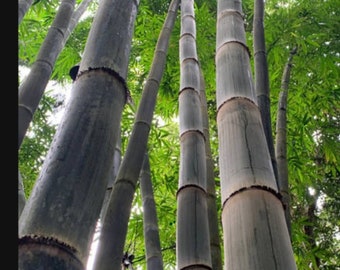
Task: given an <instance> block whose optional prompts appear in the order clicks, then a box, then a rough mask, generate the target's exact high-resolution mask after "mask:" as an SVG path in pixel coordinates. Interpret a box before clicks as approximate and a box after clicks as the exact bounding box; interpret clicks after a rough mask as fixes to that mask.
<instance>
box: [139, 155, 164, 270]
mask: <svg viewBox="0 0 340 270" xmlns="http://www.w3.org/2000/svg"><path fill="white" fill-rule="evenodd" d="M139 182H140V188H141V195H142V200H143V229H144V243H145V253H146V266H147V269H148V270H153V269H157V270H162V269H163V257H162V250H161V241H160V237H159V229H158V220H157V211H156V203H155V199H154V194H153V188H152V179H151V174H150V162H149V155H148V154H147V153H146V154H145V157H144V162H143V167H142V170H141V174H140V181H139Z"/></svg>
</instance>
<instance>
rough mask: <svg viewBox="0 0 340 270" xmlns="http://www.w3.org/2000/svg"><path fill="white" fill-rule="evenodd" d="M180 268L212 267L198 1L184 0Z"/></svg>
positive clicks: (178, 207) (181, 47) (181, 38)
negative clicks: (198, 39)
mask: <svg viewBox="0 0 340 270" xmlns="http://www.w3.org/2000/svg"><path fill="white" fill-rule="evenodd" d="M179 49H180V52H179V55H180V70H181V73H180V90H179V98H178V99H179V133H180V151H181V154H180V170H179V183H178V191H177V228H176V257H177V269H179V270H181V269H212V268H211V252H210V237H209V223H208V209H207V191H206V189H207V171H206V153H205V138H204V132H203V123H202V114H201V101H200V68H199V64H198V58H197V52H196V22H195V14H194V1H193V0H182V1H181V37H180V41H179Z"/></svg>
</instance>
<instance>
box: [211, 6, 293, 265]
mask: <svg viewBox="0 0 340 270" xmlns="http://www.w3.org/2000/svg"><path fill="white" fill-rule="evenodd" d="M216 48H217V52H216V71H217V73H216V76H217V79H216V80H217V93H216V96H217V106H218V107H217V109H218V111H217V127H218V138H219V155H220V156H219V157H220V159H219V165H220V176H221V192H222V194H221V198H222V205H223V208H222V225H223V234H224V261H225V269H240V270H241V269H253V270H257V269H258V270H260V269H261V270H267V269H268V270H272V269H280V270H281V269H282V270H283V269H285V270H286V269H296V264H295V261H294V256H293V250H292V247H291V243H290V239H289V234H288V230H287V226H286V224H285V218H284V211H283V207H282V203H281V201H280V196H279V194H278V189H277V184H276V180H275V174H274V171H273V167H272V162H271V157H270V153H269V149H268V145H267V141H266V137H265V133H264V128H263V125H262V119H261V114H260V111H259V109H258V107H257V105H256V99H255V95H254V92H255V91H254V88H253V80H252V76H251V72H250V60H249V52H248V48H247V46H246V43H245V31H244V28H243V19H242V2H241V1H231V0H230V1H225V0H219V1H218V21H217V45H216Z"/></svg>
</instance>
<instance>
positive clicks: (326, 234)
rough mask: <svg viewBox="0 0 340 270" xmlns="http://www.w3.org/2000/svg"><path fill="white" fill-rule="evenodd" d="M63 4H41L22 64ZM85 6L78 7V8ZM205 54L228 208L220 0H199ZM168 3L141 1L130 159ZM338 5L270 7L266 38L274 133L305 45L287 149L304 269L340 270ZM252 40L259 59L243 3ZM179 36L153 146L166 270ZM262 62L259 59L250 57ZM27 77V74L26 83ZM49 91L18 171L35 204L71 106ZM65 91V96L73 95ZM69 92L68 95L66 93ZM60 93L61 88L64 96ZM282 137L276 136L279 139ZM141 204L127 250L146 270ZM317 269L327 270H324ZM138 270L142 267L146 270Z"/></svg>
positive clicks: (76, 51)
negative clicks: (287, 73)
mask: <svg viewBox="0 0 340 270" xmlns="http://www.w3.org/2000/svg"><path fill="white" fill-rule="evenodd" d="M59 2H60V1H56V0H41V1H36V2H35V4H34V5H32V6H31V7H30V9H29V10H28V12H27V14H26V15H25V17H24V19H23V21H22V23H20V25H19V31H18V45H19V51H18V58H19V65H20V67H26V68H29V67H30V66H31V65H32V63H34V61H35V58H36V55H37V52H38V51H39V48H40V46H41V44H42V42H43V40H44V38H45V36H46V33H47V31H48V29H49V26H50V25H51V23H52V21H53V18H54V16H55V14H56V10H57V8H58V4H59ZM79 2H80V1H77V3H79ZM195 2H196V4H195V9H196V10H195V15H196V23H197V24H196V27H197V51H198V57H199V61H200V65H201V67H202V70H203V74H204V77H205V82H206V93H207V102H208V110H209V117H210V120H209V121H210V135H211V138H210V140H211V147H212V155H213V158H214V160H215V164H216V166H215V181H216V191H217V205H218V207H219V211H220V194H219V192H220V190H219V170H218V166H217V164H218V151H217V144H218V140H217V130H216V102H215V37H216V36H215V33H216V1H203V0H200V1H195ZM168 4H169V1H165V0H163V1H159V0H157V1H156V0H141V2H140V7H139V11H138V16H137V20H136V23H135V29H134V36H133V42H132V51H131V55H130V64H129V73H128V81H127V84H128V87H129V89H130V91H131V95H132V99H133V102H134V106H126V108H125V110H124V112H123V122H122V154H123V155H124V150H125V149H126V146H127V142H128V139H129V134H130V132H131V129H132V125H133V121H134V113H135V111H136V108H137V106H138V103H139V100H140V97H141V92H142V89H143V85H144V83H145V80H146V78H147V75H148V72H149V70H150V66H151V62H152V59H153V54H154V48H155V45H156V42H157V38H158V34H159V32H160V30H161V27H162V24H163V21H164V19H165V16H166V12H167V8H168ZM97 5H98V3H97V1H94V2H93V3H92V4H91V5H90V6H89V8H88V10H87V12H86V14H84V16H83V19H82V20H81V21H80V22H79V24H78V25H77V27H76V28H75V30H74V32H73V33H72V34H71V35H70V37H69V39H68V40H67V42H66V45H65V48H64V50H63V51H62V52H61V53H60V56H59V57H58V60H57V63H56V65H55V67H54V70H53V74H52V77H51V80H53V81H55V82H58V84H57V85H58V87H59V88H60V87H61V89H64V94H65V96H67V95H68V94H69V93H68V92H67V91H70V90H69V89H70V87H67V85H70V84H72V80H71V78H70V77H69V69H70V68H71V67H72V66H74V65H75V64H77V63H79V62H80V59H81V56H82V51H83V49H84V46H85V43H86V38H87V35H88V32H89V29H90V27H91V22H92V20H93V14H94V13H95V11H96V7H97ZM339 11H340V9H339V2H338V1H337V0H321V1H320V0H300V1H294V0H289V1H282V0H267V1H265V18H264V27H265V37H266V49H267V61H268V68H269V80H270V90H271V94H270V97H271V114H272V115H271V118H272V130H273V131H275V125H276V111H277V106H278V105H277V103H278V98H279V92H280V87H281V78H282V73H283V69H284V66H285V64H286V61H287V58H288V56H289V52H290V50H291V49H292V48H293V47H295V46H296V47H297V48H298V50H297V54H296V55H295V56H294V59H293V67H292V71H291V78H290V84H289V94H288V105H287V119H288V122H287V128H288V130H287V136H288V138H287V149H288V153H287V154H288V168H289V185H290V193H291V209H290V210H291V215H292V244H293V249H294V254H295V258H296V262H297V266H298V269H300V270H302V269H338V268H337V267H339V265H340V258H339V256H338V254H339V251H340V242H339V241H340V240H339V239H340V229H339V228H340V215H339V213H340V165H339V164H340V163H339V161H340V143H339V140H340V89H339V82H340V61H339V57H340V32H339V27H340V20H339V18H340V14H339ZM243 12H244V14H245V28H246V33H247V42H248V46H249V49H250V51H251V52H252V40H253V37H252V19H253V1H250V0H245V1H244V2H243ZM179 23H180V22H179V20H177V22H176V25H175V29H174V31H173V33H172V37H171V41H170V46H169V52H168V57H167V64H166V68H165V74H164V76H163V79H162V82H161V86H160V90H159V96H158V100H157V105H156V109H155V110H156V111H155V116H154V122H153V127H152V130H151V132H150V137H149V143H148V149H149V155H150V165H151V175H152V181H153V187H154V195H155V200H156V203H157V214H158V220H159V222H158V223H159V227H160V228H159V231H160V238H161V244H162V249H163V260H164V265H165V269H174V265H175V261H176V260H175V242H176V240H175V236H176V233H175V229H176V220H175V219H176V192H177V186H178V168H179V132H178V121H177V114H178V91H179V75H180V74H179V73H180V71H179V53H178V44H179V32H180V25H179ZM251 61H253V59H251ZM22 79H23V78H22V76H19V81H21V80H22ZM56 87H57V86H56V84H49V85H48V87H47V88H46V91H45V94H44V96H43V99H42V101H41V102H40V105H39V108H38V110H37V112H36V113H35V115H34V121H33V122H32V124H31V126H30V128H29V132H28V134H27V136H26V138H25V140H24V142H23V144H22V146H21V149H20V151H19V169H20V172H21V174H22V177H23V181H24V187H25V192H26V196H27V197H28V196H29V194H30V191H31V189H32V187H33V185H34V182H35V180H36V178H37V176H38V174H39V170H40V167H41V164H42V163H43V161H44V157H45V155H46V151H47V150H48V148H49V145H50V143H51V140H52V138H53V135H54V132H55V129H56V125H57V123H55V122H53V121H51V119H53V116H54V115H55V112H57V111H60V110H62V108H63V106H64V105H65V103H66V102H67V99H66V98H64V99H63V100H61V101H60V99H59V97H58V96H56V94H55V90H56ZM65 89H66V90H65ZM67 89H68V90H67ZM59 92H60V91H59ZM273 138H274V140H275V134H273ZM141 209H142V201H141V195H140V191H139V189H137V192H136V195H135V200H134V207H133V211H132V216H131V220H130V224H129V231H128V236H127V241H126V250H127V251H128V252H129V253H133V254H134V255H135V260H134V264H135V265H136V266H137V265H138V266H141V267H144V268H141V269H145V250H144V242H143V241H144V240H143V226H142V225H143V220H142V212H141V211H142V210H141ZM317 266H318V267H319V268H317ZM138 269H139V268H138Z"/></svg>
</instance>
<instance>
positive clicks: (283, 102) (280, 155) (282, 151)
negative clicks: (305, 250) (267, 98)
mask: <svg viewBox="0 0 340 270" xmlns="http://www.w3.org/2000/svg"><path fill="white" fill-rule="evenodd" d="M296 51H297V49H296V48H293V50H292V51H291V52H290V55H289V58H288V61H287V64H286V66H285V69H284V71H283V75H282V80H281V91H280V96H279V102H278V108H277V116H276V143H275V155H276V160H277V169H278V187H279V192H280V194H281V196H282V202H283V205H284V207H285V217H286V223H287V227H288V231H289V235H290V236H291V222H290V195H289V180H288V161H287V98H288V86H289V81H290V71H291V68H292V62H293V57H294V55H295V54H296Z"/></svg>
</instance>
